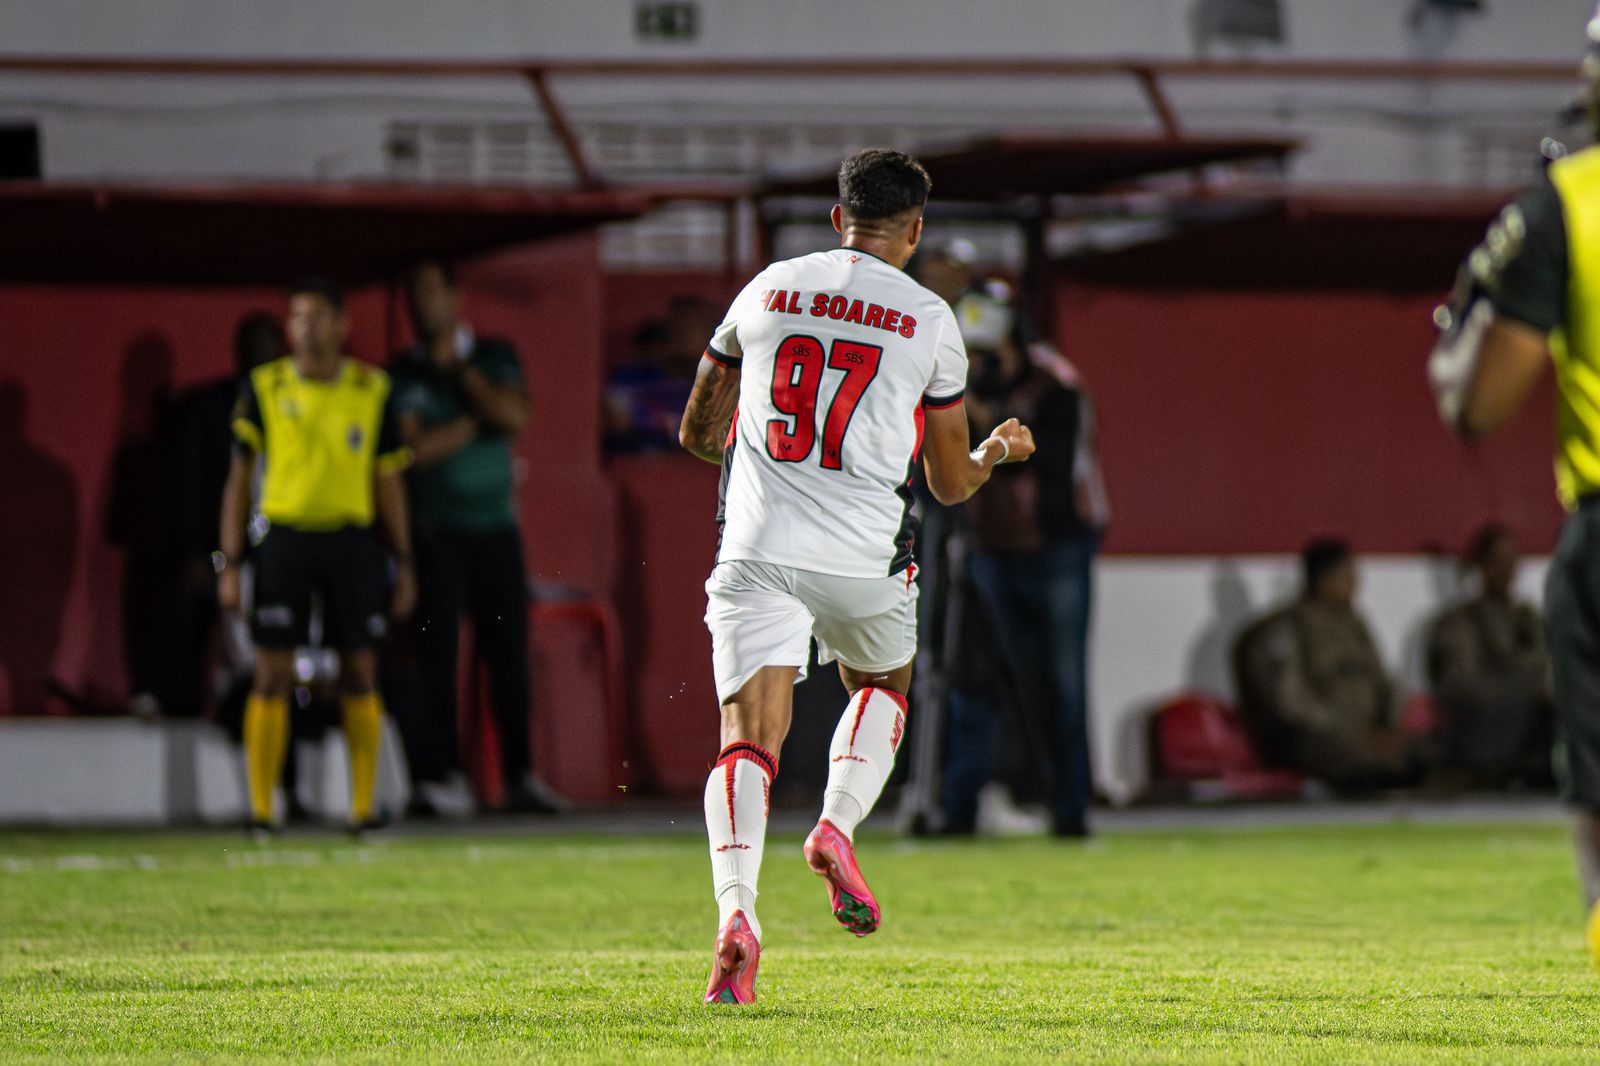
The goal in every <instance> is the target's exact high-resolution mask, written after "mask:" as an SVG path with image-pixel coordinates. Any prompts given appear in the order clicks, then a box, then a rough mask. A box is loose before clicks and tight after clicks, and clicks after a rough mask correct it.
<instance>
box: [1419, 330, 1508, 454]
mask: <svg viewBox="0 0 1600 1066" xmlns="http://www.w3.org/2000/svg"><path fill="white" fill-rule="evenodd" d="M1493 321H1494V307H1493V305H1491V304H1490V303H1489V301H1488V300H1478V301H1475V302H1474V303H1473V304H1472V306H1471V307H1470V308H1468V309H1467V312H1466V314H1465V316H1464V318H1463V320H1462V321H1460V322H1454V323H1451V325H1452V327H1453V328H1451V329H1450V330H1449V331H1447V332H1446V333H1445V334H1444V335H1443V336H1441V337H1440V338H1439V342H1438V343H1437V344H1436V345H1434V348H1433V353H1432V354H1431V355H1429V357H1428V379H1429V383H1430V384H1431V385H1432V386H1433V396H1434V399H1435V400H1436V401H1437V402H1438V405H1439V417H1440V418H1442V419H1444V422H1445V424H1446V425H1447V426H1449V427H1450V428H1452V429H1456V428H1459V427H1460V424H1461V414H1462V411H1463V410H1464V409H1465V408H1466V405H1467V396H1468V394H1469V393H1470V392H1471V390H1472V383H1473V380H1474V379H1475V378H1476V377H1477V376H1478V356H1479V355H1480V353H1481V352H1482V350H1483V335H1484V334H1485V333H1487V332H1488V330H1489V325H1490V324H1491V323H1492V322H1493Z"/></svg>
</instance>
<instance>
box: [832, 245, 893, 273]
mask: <svg viewBox="0 0 1600 1066" xmlns="http://www.w3.org/2000/svg"><path fill="white" fill-rule="evenodd" d="M833 250H834V251H836V252H849V253H850V254H851V255H864V256H866V257H867V258H869V259H876V260H877V261H878V262H880V263H882V264H883V265H884V266H886V267H888V268H889V269H890V270H900V269H901V268H900V267H897V266H895V265H894V264H893V263H891V262H889V260H887V259H885V258H884V257H883V256H881V255H873V254H872V253H871V252H869V251H867V250H866V249H865V248H857V247H856V246H855V245H852V244H841V245H839V247H837V248H835V249H833Z"/></svg>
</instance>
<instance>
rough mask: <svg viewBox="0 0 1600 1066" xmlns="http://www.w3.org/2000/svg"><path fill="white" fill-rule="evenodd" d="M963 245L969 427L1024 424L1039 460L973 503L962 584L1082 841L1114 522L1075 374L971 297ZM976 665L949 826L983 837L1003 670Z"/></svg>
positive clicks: (950, 793) (988, 301)
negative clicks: (1095, 574) (1095, 589)
mask: <svg viewBox="0 0 1600 1066" xmlns="http://www.w3.org/2000/svg"><path fill="white" fill-rule="evenodd" d="M962 243H965V242H952V245H954V246H955V247H950V248H947V250H946V252H945V254H944V256H943V258H942V259H941V260H940V261H939V265H938V266H935V267H934V270H935V272H936V275H937V272H938V271H941V270H942V271H945V272H946V273H948V275H949V279H948V280H949V283H950V284H952V285H953V284H955V283H956V281H957V279H958V277H959V269H958V268H959V267H961V266H962V265H963V264H962V260H963V259H966V260H967V262H966V269H967V272H968V275H967V281H968V284H967V287H966V291H965V292H963V293H962V294H960V295H959V296H958V298H957V300H956V302H955V305H954V310H955V313H956V320H957V322H958V323H959V324H960V328H961V333H962V339H963V340H964V341H965V343H966V345H967V350H968V358H969V370H968V385H967V410H968V415H969V418H970V419H971V420H972V421H973V423H974V424H976V425H988V424H990V423H992V422H994V421H995V420H996V419H1005V418H1017V419H1020V420H1022V421H1023V422H1024V423H1025V424H1027V425H1030V426H1032V427H1034V431H1035V438H1036V440H1037V441H1038V442H1039V450H1038V453H1037V454H1036V455H1035V456H1034V459H1033V461H1031V462H1029V463H1026V464H1022V465H1019V466H1016V467H1005V468H1003V469H1001V470H1000V471H999V472H998V473H997V474H996V475H995V477H994V478H993V480H992V483H991V489H990V493H989V494H988V495H987V496H986V497H974V498H973V499H971V500H969V501H968V502H967V503H966V504H965V510H966V514H965V519H966V528H967V537H968V540H969V543H970V545H971V549H972V550H971V552H970V554H969V555H968V565H967V574H966V577H967V582H968V584H969V587H970V589H971V590H972V592H973V594H974V597H975V599H976V600H977V601H978V604H979V606H980V611H979V616H980V618H981V621H982V623H983V624H984V625H985V626H986V628H987V629H988V632H989V635H990V636H991V638H992V644H993V646H994V648H995V653H996V654H998V655H999V657H1000V658H1001V660H1002V662H1003V664H1004V667H1005V669H1004V671H1003V673H1004V674H1005V675H1006V676H1007V677H1008V678H1009V681H1010V685H1011V689H1012V693H1013V695H1014V696H1015V697H1016V703H1017V705H1018V708H1019V710H1020V712H1021V714H1020V719H1021V726H1022V731H1023V734H1024V739H1025V741H1026V744H1027V747H1028V748H1029V749H1030V750H1034V751H1037V752H1039V754H1040V756H1041V769H1042V771H1043V778H1044V783H1045V788H1046V792H1047V801H1048V804H1049V809H1050V823H1051V827H1052V830H1053V831H1054V833H1055V834H1056V835H1057V836H1062V837H1082V836H1087V835H1088V833H1089V821H1088V811H1089V793H1090V778H1089V732H1088V695H1087V680H1088V663H1087V660H1088V633H1089V608H1090V596H1091V586H1092V578H1091V575H1092V567H1093V561H1094V556H1095V553H1096V551H1097V550H1098V548H1099V544H1100V538H1101V533H1102V531H1103V530H1104V528H1105V525H1106V522H1107V520H1108V518H1109V514H1108V509H1107V507H1106V501H1105V494H1104V488H1103V485H1102V483H1101V480H1100V477H1099V471H1098V467H1097V465H1096V463H1095V460H1094V447H1093V441H1094V416H1093V408H1092V406H1091V404H1090V402H1089V398H1088V394H1087V392H1086V391H1085V389H1084V386H1083V381H1082V379H1081V377H1080V376H1079V375H1078V373H1077V371H1076V369H1075V368H1073V367H1072V366H1071V364H1069V363H1068V362H1067V360H1066V359H1065V358H1063V357H1062V356H1061V355H1060V353H1058V352H1056V351H1055V349H1054V348H1052V347H1050V346H1049V345H1048V344H1044V343H1042V342H1040V341H1038V340H1036V339H1033V338H1031V337H1030V336H1029V335H1028V331H1027V328H1026V326H1025V324H1024V323H1023V322H1022V320H1021V318H1020V316H1019V315H1018V314H1017V311H1016V308H1015V307H1014V305H1013V304H1012V302H1011V298H1010V292H1009V290H1008V289H1007V288H1006V287H1005V286H1004V285H1003V284H1002V283H998V282H990V283H987V284H985V285H982V286H979V287H973V286H971V284H970V279H971V266H970V256H971V253H970V251H969V249H964V248H961V247H959V245H960V244H962ZM964 253H966V254H964ZM932 265H933V264H930V266H932ZM936 280H940V281H944V280H945V279H944V278H943V277H937V276H936ZM967 647H968V648H969V649H972V648H975V647H976V645H973V644H967ZM971 666H972V664H967V668H966V669H958V670H957V671H956V678H955V684H954V685H953V687H952V689H951V692H950V696H949V701H948V703H949V708H948V709H949V717H948V725H947V730H946V741H947V745H946V750H947V755H946V762H945V773H944V786H943V796H942V803H941V805H942V808H943V826H942V828H943V831H944V832H947V833H955V834H960V833H967V832H971V831H973V829H974V828H975V825H976V816H977V794H978V792H979V790H980V789H981V788H982V786H983V785H984V784H985V783H987V781H988V779H989V777H990V772H991V763H992V761H993V760H992V753H993V751H994V747H995V743H994V742H995V738H996V735H997V732H998V725H999V718H998V716H997V714H996V712H995V703H996V696H997V693H996V692H995V691H994V686H993V684H992V682H993V680H994V678H995V675H996V673H997V672H996V671H994V670H989V669H972V668H971Z"/></svg>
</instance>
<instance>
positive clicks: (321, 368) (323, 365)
mask: <svg viewBox="0 0 1600 1066" xmlns="http://www.w3.org/2000/svg"><path fill="white" fill-rule="evenodd" d="M342 360H343V356H341V355H340V354H339V353H338V352H334V353H333V354H332V355H324V354H322V353H320V352H318V353H311V352H307V353H301V352H296V353H295V356H294V368H295V370H297V371H299V373H300V376H301V377H303V378H311V379H312V380H314V381H332V380H333V379H334V378H336V377H338V376H339V364H340V362H341V361H342Z"/></svg>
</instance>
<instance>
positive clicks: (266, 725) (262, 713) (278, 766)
mask: <svg viewBox="0 0 1600 1066" xmlns="http://www.w3.org/2000/svg"><path fill="white" fill-rule="evenodd" d="M288 750H289V701H288V700H287V699H285V698H284V697H282V696H262V695H260V694H258V693H255V692H252V693H250V697H249V699H247V700H245V704H244V756H245V765H246V767H247V768H248V771H249V776H250V814H251V816H252V817H253V818H254V819H255V820H256V821H258V822H270V821H272V793H273V791H274V790H275V789H276V788H277V787H278V778H279V777H281V776H282V774H283V757H284V754H285V753H286V752H287V751H288Z"/></svg>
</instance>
